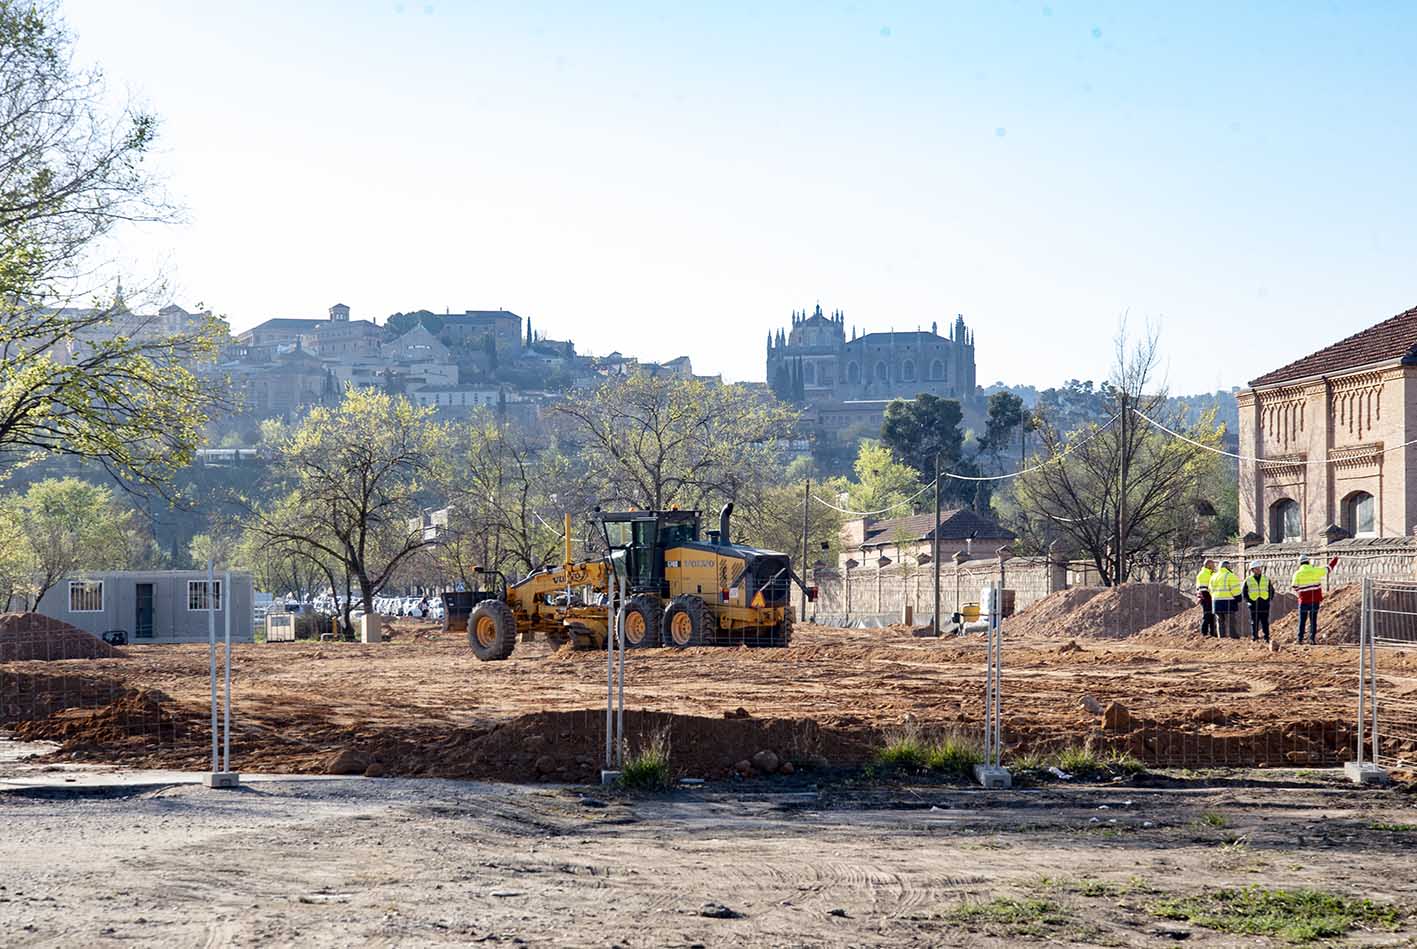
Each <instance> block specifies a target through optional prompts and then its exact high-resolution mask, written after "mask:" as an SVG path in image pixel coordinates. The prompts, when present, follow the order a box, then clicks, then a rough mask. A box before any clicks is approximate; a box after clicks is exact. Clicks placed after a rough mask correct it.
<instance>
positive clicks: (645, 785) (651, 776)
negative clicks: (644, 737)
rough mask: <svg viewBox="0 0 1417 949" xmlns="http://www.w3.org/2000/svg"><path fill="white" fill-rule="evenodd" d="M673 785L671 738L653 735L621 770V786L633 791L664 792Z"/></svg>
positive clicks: (660, 734) (661, 733)
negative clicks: (670, 754)
mask: <svg viewBox="0 0 1417 949" xmlns="http://www.w3.org/2000/svg"><path fill="white" fill-rule="evenodd" d="M672 784H673V779H672V777H671V775H670V772H669V736H668V735H666V734H665V733H664V732H657V733H655V734H654V735H652V736H651V737H650V739H649V741H648V742H647V743H646V744H645V745H644V746H643V747H642V748H640V749H639V750H638V751H636V752H635V753H634V754H633V755H631V756H630V757H629V758H628V759H626V761H625V765H624V767H622V768H621V769H620V786H621V787H622V788H625V789H627V790H631V791H664V790H667V789H668V788H669V787H670V786H671V785H672Z"/></svg>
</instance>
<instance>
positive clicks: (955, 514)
mask: <svg viewBox="0 0 1417 949" xmlns="http://www.w3.org/2000/svg"><path fill="white" fill-rule="evenodd" d="M934 520H935V515H934V514H913V515H911V516H910V517H893V518H891V519H890V520H886V521H874V522H871V523H869V524H867V525H866V539H865V541H864V544H863V545H870V544H891V543H894V542H895V537H896V534H897V533H898V532H903V533H904V534H905V535H906V536H907V537H909V538H910V539H911V540H930V539H931V536H930V526H931V524H932V522H933V521H934ZM939 534H940V540H964V539H965V538H967V537H969V536H970V535H971V534H973V535H974V538H975V540H1013V539H1014V534H1013V532H1012V531H1010V530H1009V529H1008V528H1006V527H1001V526H1000V525H999V524H998V522H996V521H994V520H992V519H990V518H987V517H983V516H982V515H979V514H975V513H974V512H973V511H971V510H969V509H968V508H956V509H954V510H949V511H941V512H940V526H939Z"/></svg>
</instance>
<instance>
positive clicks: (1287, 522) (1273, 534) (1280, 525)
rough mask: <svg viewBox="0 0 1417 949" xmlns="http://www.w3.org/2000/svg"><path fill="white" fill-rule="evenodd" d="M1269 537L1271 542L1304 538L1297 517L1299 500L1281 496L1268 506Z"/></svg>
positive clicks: (1302, 529)
mask: <svg viewBox="0 0 1417 949" xmlns="http://www.w3.org/2000/svg"><path fill="white" fill-rule="evenodd" d="M1269 539H1270V541H1271V542H1272V543H1279V544H1284V543H1290V542H1295V541H1300V540H1303V539H1304V528H1303V525H1302V520H1301V518H1300V517H1299V502H1298V501H1295V500H1292V499H1290V498H1281V499H1280V500H1278V501H1275V502H1274V503H1273V504H1271V505H1270V507H1269Z"/></svg>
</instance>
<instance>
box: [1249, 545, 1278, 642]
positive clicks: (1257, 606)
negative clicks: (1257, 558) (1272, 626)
mask: <svg viewBox="0 0 1417 949" xmlns="http://www.w3.org/2000/svg"><path fill="white" fill-rule="evenodd" d="M1273 599H1274V587H1272V586H1270V582H1269V577H1267V576H1265V572H1264V564H1262V563H1252V564H1250V575H1249V576H1248V577H1246V578H1245V595H1244V600H1245V605H1247V606H1248V607H1249V608H1250V640H1251V641H1252V642H1258V641H1259V638H1260V633H1261V632H1263V633H1264V641H1265V642H1269V607H1270V604H1271V602H1273Z"/></svg>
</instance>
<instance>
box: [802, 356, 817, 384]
mask: <svg viewBox="0 0 1417 949" xmlns="http://www.w3.org/2000/svg"><path fill="white" fill-rule="evenodd" d="M802 381H803V382H805V383H807V385H809V386H814V385H816V384H817V366H816V364H815V363H810V362H809V363H807V365H805V366H803V367H802Z"/></svg>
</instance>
